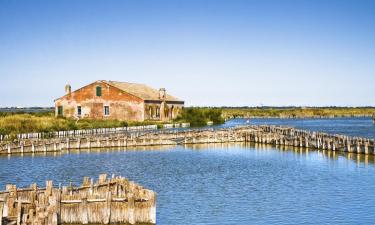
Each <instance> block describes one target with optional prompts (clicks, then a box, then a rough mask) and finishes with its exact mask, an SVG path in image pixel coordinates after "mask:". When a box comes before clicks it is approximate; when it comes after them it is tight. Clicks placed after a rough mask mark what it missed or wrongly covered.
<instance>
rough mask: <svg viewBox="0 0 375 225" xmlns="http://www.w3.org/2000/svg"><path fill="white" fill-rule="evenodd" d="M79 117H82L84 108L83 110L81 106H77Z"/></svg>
mask: <svg viewBox="0 0 375 225" xmlns="http://www.w3.org/2000/svg"><path fill="white" fill-rule="evenodd" d="M77 115H78V116H81V115H82V108H81V106H77Z"/></svg>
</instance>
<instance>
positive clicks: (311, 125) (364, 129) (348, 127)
mask: <svg viewBox="0 0 375 225" xmlns="http://www.w3.org/2000/svg"><path fill="white" fill-rule="evenodd" d="M247 121H248V120H247V119H233V120H230V121H227V122H226V123H225V124H223V125H221V126H220V127H232V126H236V125H244V124H252V125H263V124H268V125H279V126H292V127H296V128H299V129H306V130H311V131H323V132H327V133H331V134H345V135H349V136H359V137H367V138H372V139H375V125H374V124H373V122H372V118H370V117H360V118H333V119H330V118H329V119H328V118H326V119H250V120H249V123H247Z"/></svg>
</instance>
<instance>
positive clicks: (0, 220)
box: [0, 202, 5, 225]
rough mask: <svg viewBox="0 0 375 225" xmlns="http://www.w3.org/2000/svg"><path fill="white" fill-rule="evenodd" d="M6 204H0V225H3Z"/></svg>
mask: <svg viewBox="0 0 375 225" xmlns="http://www.w3.org/2000/svg"><path fill="white" fill-rule="evenodd" d="M4 204H5V203H4V202H0V225H3V209H4Z"/></svg>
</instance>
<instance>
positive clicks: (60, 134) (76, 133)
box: [0, 123, 190, 142]
mask: <svg viewBox="0 0 375 225" xmlns="http://www.w3.org/2000/svg"><path fill="white" fill-rule="evenodd" d="M162 127H163V128H165V129H168V128H179V127H190V124H189V123H172V124H163V125H162ZM157 129H158V126H157V125H146V126H131V127H116V128H98V129H84V130H67V131H54V132H39V133H25V134H18V135H16V136H17V137H16V139H18V140H24V139H45V138H64V137H80V136H93V135H108V134H121V133H126V132H139V131H150V130H157ZM9 139H10V136H9V135H0V142H2V141H7V140H9Z"/></svg>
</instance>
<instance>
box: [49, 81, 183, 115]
mask: <svg viewBox="0 0 375 225" xmlns="http://www.w3.org/2000/svg"><path fill="white" fill-rule="evenodd" d="M65 92H66V94H65V95H64V96H62V97H60V98H58V99H56V100H55V115H56V116H63V117H67V118H90V119H118V120H127V121H144V120H162V121H165V120H171V119H174V118H176V117H177V115H178V114H179V112H180V111H181V110H182V108H183V107H184V101H181V100H179V99H177V98H176V97H173V96H171V95H169V94H167V93H166V90H165V89H164V88H160V89H159V90H156V89H154V88H151V87H148V86H147V85H144V84H135V83H127V82H115V81H105V80H99V81H95V82H93V83H91V84H89V85H86V86H84V87H82V88H80V89H78V90H75V91H73V92H72V91H71V87H70V85H66V87H65Z"/></svg>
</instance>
